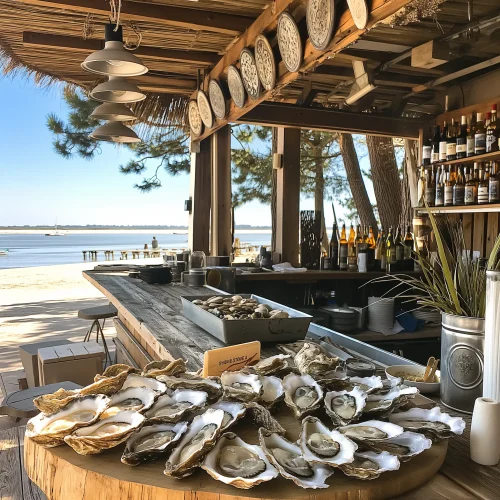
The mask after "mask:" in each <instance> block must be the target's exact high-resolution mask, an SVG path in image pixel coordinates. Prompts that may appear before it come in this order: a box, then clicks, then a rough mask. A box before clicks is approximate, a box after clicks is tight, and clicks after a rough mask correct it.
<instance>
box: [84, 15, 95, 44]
mask: <svg viewBox="0 0 500 500" xmlns="http://www.w3.org/2000/svg"><path fill="white" fill-rule="evenodd" d="M93 33H94V14H91V13H90V12H89V13H88V14H87V17H85V21H84V22H83V28H82V34H83V39H84V40H87V39H88V38H90V37H91V36H92V34H93Z"/></svg>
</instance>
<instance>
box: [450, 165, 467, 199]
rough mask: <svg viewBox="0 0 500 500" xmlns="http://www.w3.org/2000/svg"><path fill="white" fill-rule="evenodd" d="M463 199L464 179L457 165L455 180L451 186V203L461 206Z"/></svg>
mask: <svg viewBox="0 0 500 500" xmlns="http://www.w3.org/2000/svg"><path fill="white" fill-rule="evenodd" d="M464 201H465V181H464V176H463V173H462V169H461V168H460V167H458V175H457V182H456V183H455V185H454V186H453V205H454V206H462V205H463V204H464Z"/></svg>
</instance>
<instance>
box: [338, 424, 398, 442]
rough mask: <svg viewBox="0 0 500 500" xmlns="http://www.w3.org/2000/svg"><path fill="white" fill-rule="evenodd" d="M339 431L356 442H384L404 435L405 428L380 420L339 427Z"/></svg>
mask: <svg viewBox="0 0 500 500" xmlns="http://www.w3.org/2000/svg"><path fill="white" fill-rule="evenodd" d="M339 431H340V432H341V433H342V434H344V436H347V437H348V438H350V439H353V440H354V441H356V442H363V441H367V440H368V441H382V440H384V439H390V438H393V437H396V436H399V435H400V434H403V428H402V427H401V426H399V425H396V424H391V423H390V422H382V421H380V420H367V421H366V422H361V423H359V424H351V425H346V426H344V427H339Z"/></svg>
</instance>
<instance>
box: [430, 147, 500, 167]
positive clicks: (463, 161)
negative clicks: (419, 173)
mask: <svg viewBox="0 0 500 500" xmlns="http://www.w3.org/2000/svg"><path fill="white" fill-rule="evenodd" d="M493 160H500V151H495V152H494V153H486V154H484V155H477V156H469V157H468V158H460V160H450V161H439V162H436V163H432V164H431V165H426V167H432V166H433V165H440V166H441V165H445V166H446V165H469V164H471V163H476V162H483V161H493Z"/></svg>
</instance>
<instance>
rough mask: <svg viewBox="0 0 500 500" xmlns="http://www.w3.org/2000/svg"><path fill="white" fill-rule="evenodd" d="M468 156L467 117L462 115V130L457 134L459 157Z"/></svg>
mask: <svg viewBox="0 0 500 500" xmlns="http://www.w3.org/2000/svg"><path fill="white" fill-rule="evenodd" d="M466 157H467V118H466V117H465V116H462V121H461V125H460V132H459V134H458V136H457V159H461V158H466Z"/></svg>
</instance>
